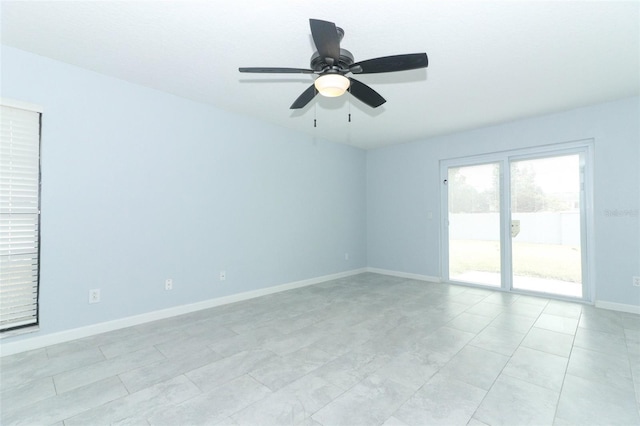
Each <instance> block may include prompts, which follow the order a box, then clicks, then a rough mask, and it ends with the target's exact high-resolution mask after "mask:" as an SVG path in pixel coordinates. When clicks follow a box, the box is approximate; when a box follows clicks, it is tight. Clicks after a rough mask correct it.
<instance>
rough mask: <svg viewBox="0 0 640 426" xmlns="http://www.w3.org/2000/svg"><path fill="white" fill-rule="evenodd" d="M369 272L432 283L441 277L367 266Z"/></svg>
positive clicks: (438, 280)
mask: <svg viewBox="0 0 640 426" xmlns="http://www.w3.org/2000/svg"><path fill="white" fill-rule="evenodd" d="M366 269H367V272H373V273H374V274H381V275H390V276H392V277H399V278H408V279H411V280H419V281H429V282H432V283H439V282H441V281H440V278H438V277H432V276H429V275H420V274H411V273H408V272H400V271H391V270H389V269H380V268H370V267H369V268H366Z"/></svg>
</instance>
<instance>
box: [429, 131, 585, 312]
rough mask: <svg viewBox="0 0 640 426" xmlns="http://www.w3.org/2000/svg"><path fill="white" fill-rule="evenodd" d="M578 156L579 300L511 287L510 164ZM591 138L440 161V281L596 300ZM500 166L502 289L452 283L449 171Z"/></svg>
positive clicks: (471, 284)
mask: <svg viewBox="0 0 640 426" xmlns="http://www.w3.org/2000/svg"><path fill="white" fill-rule="evenodd" d="M575 154H579V156H580V185H581V188H580V238H581V241H580V243H581V263H582V264H581V267H582V298H571V297H568V296H562V295H556V294H550V293H540V292H534V291H527V290H518V289H514V288H513V283H512V244H511V240H512V239H511V190H510V188H511V162H512V161H520V160H533V159H539V158H549V157H556V156H563V155H575ZM593 157H594V141H593V139H584V140H578V141H573V142H565V143H559V144H552V145H542V146H537V147H531V148H523V149H515V150H510V151H500V152H495V153H491V154H481V155H473V156H468V157H456V158H449V159H443V160H440V188H441V191H440V194H441V196H440V207H441V215H440V217H441V224H440V229H441V232H440V249H441V250H440V260H441V270H440V277H441V281H443V282H445V283H451V284H461V285H470V286H477V287H482V288H488V289H494V290H501V291H508V292H514V293H523V294H532V295H537V296H540V295H543V296H545V297H551V298H557V299H564V300H571V301H582V302H589V303H592V302H593V301H594V300H595V296H596V295H595V285H594V279H595V266H594V265H595V262H594V252H595V250H594V226H593V221H594V210H593V181H594V180H593ZM490 163H499V167H500V178H499V194H500V195H499V199H500V203H501V206H500V209H499V210H500V257H501V267H500V273H501V286H500V287H499V288H498V287H491V286H484V285H480V284H473V283H468V282H460V281H453V280H451V279H450V277H449V198H448V186H447V183H448V182H446V180H447V179H448V172H449V168H451V167H466V166H478V165H483V164H490Z"/></svg>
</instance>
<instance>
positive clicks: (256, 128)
mask: <svg viewBox="0 0 640 426" xmlns="http://www.w3.org/2000/svg"><path fill="white" fill-rule="evenodd" d="M1 95H2V96H3V97H8V98H13V99H16V100H20V101H25V102H30V103H35V104H39V105H41V106H43V108H44V115H43V137H42V246H41V265H42V266H41V293H40V296H41V297H40V307H41V325H40V328H41V330H40V332H39V333H37V335H44V334H47V333H51V332H55V331H61V330H67V329H71V328H76V327H80V326H84V325H89V324H95V323H99V322H103V321H108V320H112V319H118V318H122V317H126V316H131V315H135V314H141V313H145V312H150V311H154V310H158V309H163V308H168V307H173V306H178V305H181V304H187V303H192V302H197V301H202V300H207V299H211V298H215V297H219V296H224V295H229V294H233V293H239V292H243V291H249V290H254V289H259V288H264V287H269V286H273V285H277V284H283V283H290V282H294V281H297V280H303V279H309V278H315V277H319V276H323V275H327V274H334V273H339V272H342V271H346V270H352V269H357V268H362V267H365V266H366V251H365V250H366V247H365V241H366V236H365V232H366V229H365V223H364V220H363V218H364V217H365V216H366V211H365V206H366V205H365V194H366V191H365V176H366V173H365V167H366V153H365V151H363V150H360V149H356V148H353V147H348V146H344V145H339V144H334V143H329V142H324V141H315V142H314V141H313V140H312V139H310V138H308V137H305V136H303V135H301V134H298V133H296V132H291V131H288V130H285V129H283V128H280V127H275V126H272V125H269V124H264V123H260V122H257V121H255V120H251V119H247V118H243V117H240V116H237V115H233V114H230V113H226V112H223V111H220V110H218V109H215V108H213V107H209V106H206V105H203V104H198V103H195V102H191V101H188V100H185V99H181V98H178V97H175V96H172V95H169V94H166V93H161V92H158V91H154V90H151V89H147V88H143V87H140V86H136V85H133V84H129V83H126V82H123V81H121V80H117V79H114V78H110V77H106V76H103V75H100V74H97V73H94V72H90V71H86V70H82V69H79V68H76V67H73V66H69V65H66V64H63V63H60V62H56V61H52V60H49V59H46V58H43V57H39V56H36V55H33V54H30V53H26V52H23V51H19V50H15V49H12V48H8V47H5V46H3V47H2V92H1ZM345 252H348V253H349V255H350V257H349V260H348V261H345V256H344V254H345ZM220 270H226V273H227V278H226V281H225V282H224V283H221V282H219V280H218V274H219V271H220ZM168 277H171V278H173V280H174V289H173V291H170V292H168V291H165V290H164V280H165V278H168ZM92 288H100V289H101V290H102V302H101V303H99V304H94V305H89V304H88V303H87V301H88V291H89V289H92ZM31 336H33V334H31V335H28V337H31ZM19 338H22V336H21V337H19Z"/></svg>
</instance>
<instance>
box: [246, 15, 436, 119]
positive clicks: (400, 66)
mask: <svg viewBox="0 0 640 426" xmlns="http://www.w3.org/2000/svg"><path fill="white" fill-rule="evenodd" d="M309 23H310V25H311V35H312V37H313V42H314V43H315V45H316V48H317V49H318V51H317V52H315V53H314V54H313V55H312V56H311V65H310V69H305V68H260V67H253V68H239V69H238V71H240V72H250V73H268V74H277V73H285V74H317V75H318V78H316V80H315V82H314V83H313V84H312V85H311V86H310V87H309V88H308V89H307V90H305V91H304V92H302V94H301V95H300V96H299V97H298V99H296V100H295V102H294V103H293V104H292V105H291V107H290V108H291V109H300V108H303V107H304V106H305V105H307V104H308V103H309V102H311V100H312V99H313V98H314V97H315V96H316V94H318V93H320V94H321V95H324V96H329V97H335V96H340V95H342V94H344V92H346V91H347V90H348V91H349V93H351V94H352V95H353V96H355V97H356V98H357V99H359V100H361V101H362V102H364V103H365V104H367V105H369V106H370V107H372V108H377V107H379V106H380V105H382V104H383V103H385V102H386V100H385V99H384V98H383V97H382V96H380V94H379V93H378V92H376V91H375V90H373V89H372V88H371V87H369V86H367V85H366V84H364V83H362V82H360V81H358V80H356V79H355V78H352V77H346V75H347V74H348V73H352V74H375V73H383V72H395V71H407V70H413V69H418V68H426V67H427V65H428V63H429V61H428V59H427V54H426V53H411V54H405V55H393V56H384V57H381V58H374V59H368V60H366V61H360V62H354V59H353V55H352V54H351V52H349V51H348V50H346V49H342V48H340V41H341V40H342V37H343V36H344V30H343V29H342V28H339V27H336V24H334V23H333V22H327V21H321V20H318V19H309Z"/></svg>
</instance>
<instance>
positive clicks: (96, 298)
mask: <svg viewBox="0 0 640 426" xmlns="http://www.w3.org/2000/svg"><path fill="white" fill-rule="evenodd" d="M99 302H100V289H99V288H94V289H93V290H89V303H99Z"/></svg>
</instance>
